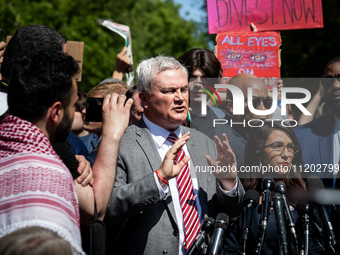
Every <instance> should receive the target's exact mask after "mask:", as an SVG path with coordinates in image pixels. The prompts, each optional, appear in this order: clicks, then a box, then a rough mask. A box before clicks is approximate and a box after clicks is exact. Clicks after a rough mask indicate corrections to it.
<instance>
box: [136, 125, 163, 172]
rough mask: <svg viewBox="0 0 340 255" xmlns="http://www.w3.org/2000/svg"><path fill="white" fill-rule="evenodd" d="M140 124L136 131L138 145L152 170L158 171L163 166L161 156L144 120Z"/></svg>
mask: <svg viewBox="0 0 340 255" xmlns="http://www.w3.org/2000/svg"><path fill="white" fill-rule="evenodd" d="M138 124H139V125H138V126H137V127H138V128H137V129H136V140H137V143H138V144H139V146H140V147H141V149H142V151H143V152H144V154H145V156H146V158H147V159H148V161H149V163H150V167H151V170H152V171H156V169H158V168H159V167H160V165H161V164H162V160H161V157H160V156H159V153H158V150H157V147H156V145H155V142H154V140H153V138H152V136H151V134H150V131H149V130H148V128H147V127H146V125H145V123H144V121H143V119H141V121H140V122H139V123H138ZM132 156H133V155H132Z"/></svg>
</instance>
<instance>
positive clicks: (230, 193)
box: [217, 180, 238, 197]
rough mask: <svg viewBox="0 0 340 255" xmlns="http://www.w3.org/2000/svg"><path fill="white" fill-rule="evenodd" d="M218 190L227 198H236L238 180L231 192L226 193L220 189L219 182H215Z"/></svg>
mask: <svg viewBox="0 0 340 255" xmlns="http://www.w3.org/2000/svg"><path fill="white" fill-rule="evenodd" d="M217 183H218V188H219V189H220V190H221V191H222V192H223V194H225V195H227V196H229V197H236V195H237V188H238V180H237V181H236V184H235V186H234V188H233V189H232V190H229V191H226V190H224V189H223V188H222V186H221V182H220V180H217Z"/></svg>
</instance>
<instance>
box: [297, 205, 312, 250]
mask: <svg viewBox="0 0 340 255" xmlns="http://www.w3.org/2000/svg"><path fill="white" fill-rule="evenodd" d="M296 210H297V211H298V213H299V215H300V217H301V219H302V225H303V233H304V237H305V238H304V242H300V248H299V249H300V254H302V255H304V254H306V255H307V254H308V248H309V225H310V223H309V216H313V208H312V207H311V206H310V204H308V203H305V202H299V203H298V204H297V205H296ZM302 240H303V239H302Z"/></svg>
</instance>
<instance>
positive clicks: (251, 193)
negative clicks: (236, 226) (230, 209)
mask: <svg viewBox="0 0 340 255" xmlns="http://www.w3.org/2000/svg"><path fill="white" fill-rule="evenodd" d="M259 200H260V195H259V193H257V191H255V190H248V191H247V192H246V194H245V195H244V198H243V201H244V202H243V203H244V206H245V207H246V214H245V216H244V219H243V235H242V243H241V254H242V255H245V254H246V246H247V240H248V234H249V229H250V226H251V223H252V218H253V210H254V208H256V207H257V206H258V204H259Z"/></svg>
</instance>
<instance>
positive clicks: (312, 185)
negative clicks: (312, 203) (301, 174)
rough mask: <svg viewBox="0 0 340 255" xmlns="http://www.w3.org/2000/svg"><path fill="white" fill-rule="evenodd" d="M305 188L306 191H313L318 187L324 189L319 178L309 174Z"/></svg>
mask: <svg viewBox="0 0 340 255" xmlns="http://www.w3.org/2000/svg"><path fill="white" fill-rule="evenodd" d="M306 188H307V191H308V192H312V193H313V192H315V191H317V190H320V189H325V186H324V185H323V183H322V181H321V179H320V178H319V177H317V176H316V175H312V176H309V177H308V178H307V182H306Z"/></svg>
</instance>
